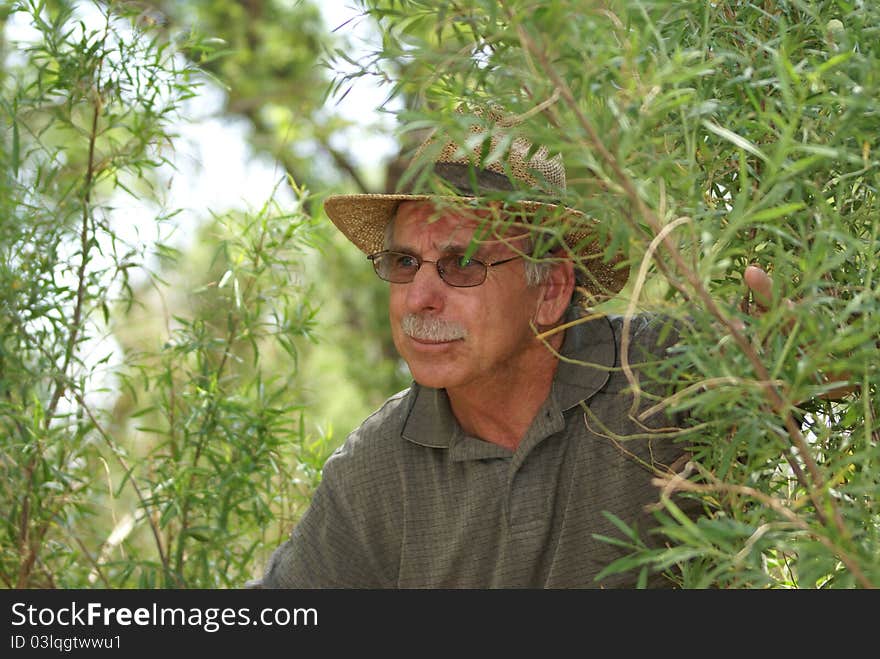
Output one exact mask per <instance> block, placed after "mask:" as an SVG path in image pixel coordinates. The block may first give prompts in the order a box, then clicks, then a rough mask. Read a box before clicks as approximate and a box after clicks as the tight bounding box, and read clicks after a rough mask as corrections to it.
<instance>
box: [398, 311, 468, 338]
mask: <svg viewBox="0 0 880 659" xmlns="http://www.w3.org/2000/svg"><path fill="white" fill-rule="evenodd" d="M400 327H401V328H402V329H403V333H404V334H406V335H407V336H409V337H412V338H413V339H420V340H422V341H455V340H456V339H463V338H465V337H466V336H467V331H465V329H464V327H462V326H461V325H460V324H458V323H456V322H454V321H451V320H443V319H442V318H434V317H431V316H420V315H419V314H414V313H410V314H407V315H405V316H404V317H403V318H402V319H401V321H400Z"/></svg>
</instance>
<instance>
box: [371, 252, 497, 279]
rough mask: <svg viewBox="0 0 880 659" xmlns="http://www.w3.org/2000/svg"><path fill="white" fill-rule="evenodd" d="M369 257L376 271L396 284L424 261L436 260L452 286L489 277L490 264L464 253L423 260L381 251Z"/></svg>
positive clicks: (416, 270) (444, 277)
mask: <svg viewBox="0 0 880 659" xmlns="http://www.w3.org/2000/svg"><path fill="white" fill-rule="evenodd" d="M369 258H370V260H371V261H372V262H373V269H374V270H375V271H376V274H377V275H379V277H380V278H382V279H384V280H385V281H389V282H391V283H392V284H408V283H409V282H411V281H412V280H413V279H415V276H416V273H417V272H418V271H419V268H420V267H421V266H422V264H423V263H433V264H434V265H435V266H436V267H437V273H438V274H439V275H440V278H441V279H442V280H443V281H445V282H446V283H447V284H449V285H450V286H458V287H466V286H479V285H480V284H482V283H483V282H484V281H485V280H486V264H485V263H483V262H482V261H478V260H477V259H468V258H465V257H464V256H462V255H461V254H447V255H446V256H442V257H440V258H439V259H437V260H436V261H423V260H422V259H420V258H419V257H417V256H414V255H412V254H404V253H403V252H379V253H378V254H371V255H370V257H369Z"/></svg>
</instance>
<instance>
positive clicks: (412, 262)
mask: <svg viewBox="0 0 880 659" xmlns="http://www.w3.org/2000/svg"><path fill="white" fill-rule="evenodd" d="M393 263H394V267H395V268H418V267H419V260H418V259H417V258H416V257H415V256H413V255H412V254H395V255H394V261H393Z"/></svg>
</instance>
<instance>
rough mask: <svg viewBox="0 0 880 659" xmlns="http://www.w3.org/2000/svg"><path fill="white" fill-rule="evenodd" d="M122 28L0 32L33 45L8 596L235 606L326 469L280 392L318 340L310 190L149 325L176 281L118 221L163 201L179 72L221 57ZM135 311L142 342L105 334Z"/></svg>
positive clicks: (198, 75) (25, 138) (159, 256)
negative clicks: (186, 594)
mask: <svg viewBox="0 0 880 659" xmlns="http://www.w3.org/2000/svg"><path fill="white" fill-rule="evenodd" d="M130 9H131V5H127V4H123V3H119V4H116V3H113V4H111V5H109V6H105V5H100V4H87V3H71V4H66V3H47V2H22V3H16V4H15V5H14V6H13V7H12V10H11V13H10V15H12V14H15V15H16V16H15V17H16V18H17V19H21V18H22V16H25V17H27V19H28V22H29V24H30V26H31V28H32V30H33V34H34V37H33V38H30V39H29V40H28V41H27V42H25V46H24V47H23V49H22V51H21V52H20V53H18V54H17V59H16V58H14V57H12V56H8V59H7V67H6V68H5V71H6V72H7V77H6V78H5V79H4V87H3V90H2V91H3V96H2V107H0V109H2V112H3V117H4V123H5V125H7V126H8V127H9V130H8V131H7V132H5V133H4V139H3V142H2V148H3V151H2V159H3V166H2V168H0V169H2V176H3V186H2V201H0V203H2V206H3V209H4V212H3V213H2V218H0V227H2V231H0V236H2V240H0V250H2V257H0V289H2V290H3V291H4V293H3V297H2V300H0V374H2V375H0V441H2V444H0V447H2V449H0V450H2V464H0V467H2V485H0V492H2V495H0V498H2V501H3V506H2V508H3V511H4V514H3V523H2V527H0V537H2V552H0V578H2V581H3V583H4V585H6V586H7V587H17V588H31V587H62V588H63V587H84V586H87V585H90V584H94V585H98V586H104V587H132V586H140V587H194V586H198V587H227V586H240V585H241V584H243V583H244V581H245V580H246V579H248V578H250V577H251V576H253V574H254V572H255V570H258V569H259V566H260V564H261V562H262V560H263V557H264V554H265V553H266V552H268V551H270V550H271V548H272V547H273V546H275V545H276V544H277V543H278V542H280V539H281V538H283V537H284V536H285V535H286V534H287V533H288V532H289V527H290V525H291V524H292V520H293V519H294V518H295V516H296V514H297V511H298V510H299V508H300V507H301V506H302V504H303V503H304V502H306V501H307V500H308V496H309V494H310V491H311V488H312V487H313V486H314V484H315V483H316V482H317V479H318V478H319V477H320V473H319V466H320V463H321V462H322V460H323V457H324V455H325V451H326V450H327V447H326V446H324V445H323V444H322V443H321V442H320V441H319V439H320V438H318V439H316V438H315V437H314V436H312V435H310V433H308V432H307V431H306V427H305V424H304V419H303V414H304V410H303V405H302V403H301V401H299V400H297V397H296V392H297V391H298V389H297V388H296V387H294V386H292V384H291V383H292V382H294V381H295V380H296V377H297V369H296V355H297V347H296V345H295V340H296V337H298V336H308V335H309V333H310V332H312V331H313V329H314V308H313V307H312V305H311V303H310V301H309V297H308V287H307V284H306V283H305V282H304V280H303V277H302V264H303V261H304V258H305V257H304V255H303V253H304V250H305V249H306V247H308V246H309V245H311V244H312V242H313V234H314V228H313V223H312V221H311V218H310V217H309V215H308V214H306V213H304V212H303V211H302V206H303V201H304V200H305V199H306V198H307V192H306V191H305V190H303V189H301V188H300V187H298V186H297V185H296V184H295V183H293V184H292V188H293V190H294V191H295V193H296V196H297V199H298V201H297V203H296V204H295V205H294V208H292V209H291V208H286V209H284V208H280V207H279V206H278V204H276V203H275V202H274V201H273V200H271V199H270V200H267V202H266V204H265V206H264V207H263V208H261V209H258V210H257V211H255V212H252V213H246V214H243V213H238V212H234V211H233V212H230V213H228V214H226V215H224V216H220V217H217V218H214V219H215V221H214V222H213V223H212V224H211V225H210V226H209V227H208V228H207V229H206V232H207V233H209V234H210V238H211V241H210V244H211V245H213V253H212V254H210V255H209V256H208V257H206V258H205V262H204V270H203V273H204V274H203V279H202V280H201V281H200V282H199V284H200V287H199V288H194V287H189V288H187V289H186V290H185V292H181V293H182V294H181V296H180V297H182V298H183V301H181V300H180V298H178V299H177V301H176V302H177V304H175V305H174V307H173V308H172V310H171V311H168V310H167V308H166V309H165V310H164V313H163V308H162V304H161V303H162V301H166V302H167V301H168V300H172V301H174V296H175V293H178V292H179V291H176V290H175V289H173V288H171V287H170V286H169V284H171V283H173V281H167V280H165V279H163V276H169V279H170V277H171V276H174V275H175V274H177V275H179V274H180V273H181V272H186V265H187V263H186V262H183V264H182V266H181V265H180V264H178V257H179V254H178V253H177V252H176V250H175V249H174V248H173V247H171V246H170V245H168V244H164V243H162V242H161V241H159V242H155V241H150V240H149V239H148V236H149V235H150V234H151V232H150V231H148V230H147V229H148V227H146V226H142V227H131V226H129V225H128V224H127V223H126V220H127V218H126V217H125V215H124V214H122V213H120V212H119V208H118V206H119V205H120V204H121V203H122V200H123V199H124V198H125V197H126V196H128V197H135V198H141V199H144V200H145V201H148V200H150V199H151V198H152V199H155V200H157V201H158V195H154V194H153V191H155V190H156V187H155V186H156V184H157V183H158V182H159V181H160V180H161V176H160V174H159V172H160V171H161V168H162V167H163V166H166V165H168V164H169V155H170V154H171V151H170V149H171V147H172V145H173V143H174V139H175V137H176V135H175V130H176V128H177V126H178V125H179V122H180V121H181V120H182V117H181V110H182V106H183V104H184V103H185V102H186V101H187V99H190V98H192V97H193V96H194V95H196V94H198V93H200V91H201V90H200V86H201V85H202V84H204V83H205V80H206V76H205V75H204V74H203V72H202V70H201V69H199V68H198V67H197V66H196V64H195V63H193V62H191V61H190V60H188V59H187V57H186V56H185V54H186V53H192V52H199V53H201V54H202V55H204V56H205V58H206V59H209V58H210V56H211V55H212V54H216V53H215V51H214V48H215V46H216V43H215V42H212V41H211V40H205V39H202V38H200V37H197V36H196V35H194V34H192V33H188V34H179V33H177V34H175V35H172V36H173V38H169V37H168V35H166V34H163V33H162V32H161V31H160V30H158V29H157V25H156V22H155V21H153V20H149V19H150V15H148V14H144V13H143V12H142V11H141V9H140V8H137V11H136V12H135V13H130V12H129V10H130ZM154 208H159V205H158V203H156V204H154ZM173 214H174V212H173V211H170V212H167V213H166V212H162V211H157V212H156V216H155V218H154V220H153V222H154V223H155V224H157V225H161V224H162V223H164V222H170V220H171V218H172V216H173ZM138 230H139V231H140V232H143V233H140V232H139V231H138ZM155 260H158V262H159V264H160V271H159V272H156V271H153V270H151V267H152V264H153V263H155ZM189 265H192V262H190V263H189ZM160 272H161V273H162V275H161V276H160ZM187 274H188V273H187ZM190 281H191V280H190ZM150 290H152V291H154V292H155V294H156V297H155V298H154V300H153V301H152V302H153V306H152V309H151V311H152V313H146V314H144V315H142V316H141V321H142V325H143V326H147V327H152V328H153V329H154V331H153V332H152V333H146V334H143V335H141V336H140V337H137V336H135V335H133V334H132V333H127V334H126V333H125V332H120V331H119V329H120V328H119V322H120V320H124V319H125V318H126V317H127V316H128V317H130V316H131V315H133V314H134V315H136V314H137V313H138V310H139V309H141V308H144V306H145V305H146V304H147V303H149V302H150V300H148V299H147V297H146V295H145V291H150ZM157 300H158V303H157ZM267 360H268V362H269V363H270V364H272V365H273V368H270V369H267V368H266V367H265V363H266V361H267Z"/></svg>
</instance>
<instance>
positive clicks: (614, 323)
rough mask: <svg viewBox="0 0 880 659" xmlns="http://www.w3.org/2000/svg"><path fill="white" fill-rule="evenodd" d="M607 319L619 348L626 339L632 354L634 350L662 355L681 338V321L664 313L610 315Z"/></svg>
mask: <svg viewBox="0 0 880 659" xmlns="http://www.w3.org/2000/svg"><path fill="white" fill-rule="evenodd" d="M606 318H607V320H608V323H609V324H610V325H611V328H612V330H613V331H614V336H615V340H616V342H617V345H618V348H619V347H620V346H621V345H622V344H623V343H624V337H625V338H626V343H627V344H628V345H629V346H630V353H632V350H633V348H637V349H638V350H640V351H647V352H648V353H651V354H657V353H662V352H664V351H665V350H666V349H668V348H669V347H670V346H672V345H673V344H674V343H675V342H676V341H677V340H678V338H679V331H680V328H681V324H680V321H678V320H676V319H675V318H673V317H672V316H669V315H665V314H662V313H656V312H645V313H636V314H631V315H622V314H609V315H608V316H606Z"/></svg>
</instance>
